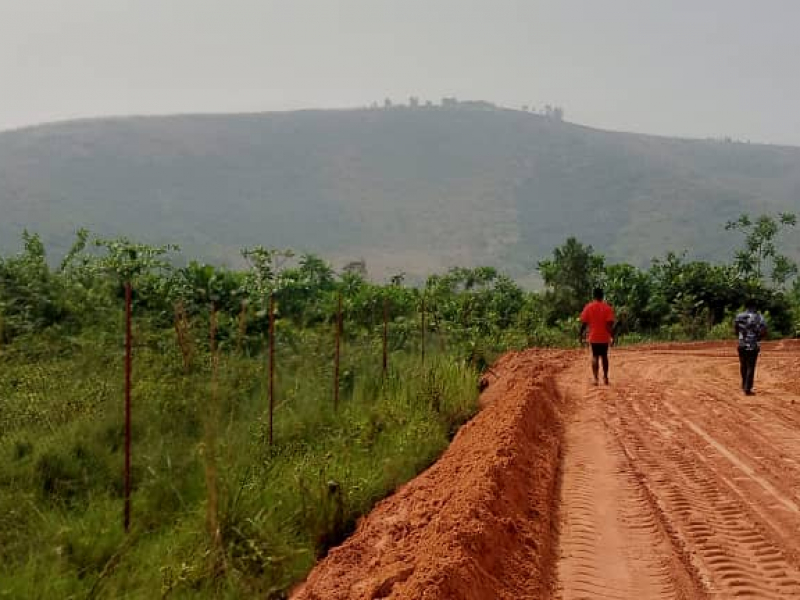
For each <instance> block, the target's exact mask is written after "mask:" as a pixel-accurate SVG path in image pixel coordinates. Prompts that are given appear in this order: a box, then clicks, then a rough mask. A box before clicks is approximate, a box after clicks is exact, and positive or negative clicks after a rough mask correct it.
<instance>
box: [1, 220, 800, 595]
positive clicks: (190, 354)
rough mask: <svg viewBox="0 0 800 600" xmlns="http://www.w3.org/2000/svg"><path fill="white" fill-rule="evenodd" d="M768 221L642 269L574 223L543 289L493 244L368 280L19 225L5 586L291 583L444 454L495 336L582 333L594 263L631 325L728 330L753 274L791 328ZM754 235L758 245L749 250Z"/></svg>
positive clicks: (289, 257)
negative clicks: (55, 238) (722, 246)
mask: <svg viewBox="0 0 800 600" xmlns="http://www.w3.org/2000/svg"><path fill="white" fill-rule="evenodd" d="M769 222H772V223H778V222H780V223H781V224H782V226H783V227H784V228H791V227H793V225H794V221H793V216H791V215H783V216H781V217H779V220H775V219H773V218H772V217H769V216H763V217H760V218H759V219H757V220H756V221H755V223H757V224H759V225H757V227H756V229H755V231H750V230H747V236H748V237H747V239H746V240H745V247H744V249H743V250H742V251H741V252H740V253H739V254H738V255H736V257H735V259H734V260H733V262H732V264H730V265H726V264H710V263H706V262H699V261H693V260H688V259H686V258H684V257H682V256H679V255H675V254H671V253H670V254H667V255H666V256H664V257H663V258H661V259H658V260H656V261H654V262H653V264H652V265H651V266H650V267H649V268H648V269H646V270H642V269H639V268H637V267H635V266H632V265H629V264H607V262H606V259H605V258H604V257H603V256H601V255H599V254H597V253H595V252H594V250H593V248H592V247H591V246H588V245H585V244H583V243H581V242H579V241H578V240H576V239H574V238H573V239H569V240H567V241H566V243H565V244H564V245H563V246H560V247H558V248H556V250H555V251H554V252H553V256H552V259H550V260H546V261H542V262H541V264H540V273H541V276H542V278H543V280H544V281H545V284H546V286H547V289H546V291H544V292H543V293H541V294H539V293H532V292H527V291H525V290H523V289H522V288H521V287H520V286H519V285H518V284H517V283H515V281H514V280H512V279H511V278H509V277H508V276H506V275H503V274H501V273H499V272H498V271H497V270H496V269H494V268H491V267H478V268H472V269H468V268H454V269H451V270H449V271H447V272H445V273H442V274H438V275H432V276H430V277H429V278H428V279H427V281H426V283H425V284H424V285H423V286H418V287H413V286H407V285H405V284H404V276H403V275H396V276H394V277H393V278H392V279H391V282H390V283H388V284H386V285H379V284H376V283H372V282H370V281H369V280H367V279H366V278H365V276H364V268H363V264H360V263H358V262H355V263H352V264H351V265H349V266H348V268H346V269H345V270H343V271H342V272H340V273H335V272H334V271H333V270H332V269H331V267H330V266H329V265H328V264H327V263H326V262H325V261H324V260H322V259H320V258H319V257H317V256H315V255H311V254H304V255H301V256H299V257H298V256H295V255H294V253H293V252H291V251H288V250H275V249H266V248H263V247H254V248H249V249H247V250H245V251H244V252H243V253H242V254H243V258H244V263H245V264H246V265H247V268H246V269H243V270H240V271H237V270H229V269H225V268H219V267H213V266H210V265H206V264H201V263H197V262H188V263H185V262H181V261H180V260H177V259H176V256H175V254H176V249H175V248H174V247H171V246H163V247H152V246H149V245H145V244H139V243H134V242H132V241H130V240H127V239H122V238H121V239H113V240H103V239H100V240H92V239H91V236H90V235H89V233H88V232H87V231H85V230H81V231H79V233H78V236H77V239H76V240H75V242H74V244H73V245H72V246H71V249H70V250H69V251H68V252H67V253H66V254H65V257H64V259H63V260H62V261H61V262H60V263H59V266H58V267H51V266H50V263H49V262H48V260H47V257H46V254H45V247H44V244H43V243H42V241H41V239H40V238H39V237H38V236H37V235H33V234H28V233H25V234H24V236H23V248H22V250H21V251H20V252H19V253H17V254H14V255H9V256H6V257H0V598H2V597H9V598H28V597H47V598H51V597H52V598H86V597H89V598H95V597H96V598H158V597H172V598H183V597H193V596H200V597H220V598H225V597H230V598H237V597H242V596H256V595H258V596H263V597H272V598H280V597H285V594H286V593H287V590H288V589H290V587H291V585H293V584H294V583H296V582H297V581H299V580H300V579H302V577H303V576H304V575H305V573H306V572H307V571H308V569H309V568H310V567H311V566H312V565H313V563H314V561H315V560H317V559H318V558H319V557H320V556H323V555H324V554H325V553H326V551H327V550H328V549H329V548H330V547H331V546H332V545H334V544H337V543H339V542H340V541H342V540H343V539H344V538H345V537H346V536H347V535H348V534H349V533H350V532H351V531H352V530H353V528H354V526H355V523H356V519H357V518H358V517H359V516H361V515H363V514H365V513H366V512H367V511H368V510H369V509H370V508H371V507H372V506H373V505H374V503H375V502H376V501H378V500H380V499H381V498H383V497H385V496H386V495H387V494H389V493H391V492H392V490H394V489H395V488H396V487H397V486H398V485H399V484H401V483H402V482H404V481H407V480H408V479H409V478H411V477H413V476H414V475H415V474H417V473H418V472H420V471H421V470H422V469H424V468H425V467H426V466H428V465H429V464H431V462H432V461H434V460H435V459H436V458H437V457H438V456H439V455H440V453H441V452H442V451H443V449H444V448H445V447H446V446H447V444H448V442H449V440H450V439H451V438H452V436H453V435H454V434H455V432H456V431H457V430H458V428H459V427H460V426H461V425H462V424H463V423H464V422H465V421H466V420H468V419H469V418H470V417H471V415H472V414H474V412H475V410H476V400H477V380H478V374H479V372H480V371H481V370H482V369H484V368H486V366H487V365H488V364H489V363H490V362H491V361H492V360H493V359H494V357H495V356H497V354H498V353H500V352H502V351H504V350H506V349H509V348H524V347H527V346H532V345H539V346H542V345H549V346H556V345H562V346H563V345H571V344H574V343H575V341H576V338H577V331H578V326H577V322H576V312H577V310H578V309H579V308H580V306H581V305H582V304H583V303H584V302H585V301H586V300H587V299H588V295H589V294H590V291H591V288H592V287H593V286H594V285H597V284H602V285H604V287H605V288H606V289H607V292H608V297H609V299H610V300H611V302H612V303H613V304H614V305H615V306H616V308H617V312H618V314H619V318H620V329H619V332H618V333H619V338H620V340H621V341H622V342H626V341H627V342H629V343H630V342H635V341H641V340H643V339H702V338H708V337H727V336H729V335H730V329H731V327H730V319H731V316H732V314H733V312H735V311H736V310H738V309H739V308H740V307H741V305H742V302H743V301H744V297H745V295H755V296H756V297H757V298H758V299H759V301H760V303H761V305H762V308H763V309H764V310H766V312H767V313H768V318H769V319H770V322H771V327H772V331H773V332H775V333H777V334H783V335H800V283H798V280H797V279H796V278H795V279H794V280H792V274H793V273H795V272H796V271H795V267H794V264H793V263H792V260H791V259H790V258H788V257H785V256H783V255H782V254H781V253H780V252H779V250H778V247H779V241H780V240H779V239H778V237H779V234H780V233H781V228H780V227H777V228H774V227H772V226H769ZM737 223H738V224H739V226H738V227H737V229H747V228H748V227H749V226H750V225H748V224H749V223H752V221H751V220H750V219H749V218H748V217H742V218H740V220H739V221H738V222H737ZM753 236H755V237H753ZM759 236H760V237H759ZM747 252H751V253H755V256H756V257H757V258H758V257H760V258H759V259H758V260H757V261H749V260H748V261H745V260H743V256H744V255H745V253H747ZM765 258H766V259H767V260H768V261H771V264H772V265H774V268H773V271H772V277H771V278H769V280H767V277H765V273H767V271H766V262H765V260H764V259H765ZM753 264H758V265H760V266H759V267H758V268H757V269H755V268H751V267H750V265H753ZM180 265H185V266H180ZM776 268H777V269H778V274H779V276H778V277H776V276H775V269H776ZM781 274H785V275H786V277H783V275H781ZM128 282H131V283H132V286H133V334H134V335H133V340H134V370H133V390H132V396H133V428H132V436H133V463H132V464H133V470H132V482H133V513H132V529H131V531H130V533H128V534H126V533H125V532H124V530H123V526H122V497H123V493H124V488H123V478H122V470H123V449H124V420H123V402H122V399H123V381H124V377H123V360H122V357H123V332H124V326H123V316H124V298H125V293H124V288H125V284H126V283H128ZM270 295H272V297H273V298H274V301H275V306H276V324H275V346H276V352H277V356H276V362H277V379H276V406H275V422H274V444H273V445H270V444H269V441H268V440H269V437H268V422H269V419H268V412H267V406H268V401H267V385H266V371H267V369H266V365H267V358H266V354H265V347H266V344H267V331H268V321H269V313H268V306H269V302H268V298H269V297H270ZM340 297H341V299H342V306H343V309H342V310H343V335H342V344H343V349H342V363H341V368H340V373H341V377H340V381H339V393H340V404H339V406H338V407H336V408H335V407H334V405H333V385H334V383H333V382H334V375H333V373H334V366H333V355H334V326H335V323H336V319H337V305H338V301H339V298H340ZM384 314H385V315H386V317H387V322H388V331H387V346H388V353H389V354H388V362H389V368H388V372H387V373H386V375H385V376H384V374H383V369H382V340H383V331H384V329H383V322H384ZM423 332H424V339H425V358H424V362H423V357H422V356H421V347H422V339H423V337H422V336H423Z"/></svg>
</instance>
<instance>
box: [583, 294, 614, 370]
mask: <svg viewBox="0 0 800 600" xmlns="http://www.w3.org/2000/svg"><path fill="white" fill-rule="evenodd" d="M587 327H588V328H589V343H590V344H591V345H592V374H593V375H594V384H595V385H597V383H598V381H597V372H598V364H597V363H598V359H601V358H602V359H603V381H604V382H605V384H606V385H608V347H609V345H613V343H614V309H613V308H611V306H609V305H608V304H607V303H606V302H604V301H603V290H602V289H600V288H596V289H595V290H594V300H593V301H592V302H590V303H589V304H587V305H586V306H585V307H584V309H583V312H582V313H581V333H580V341H581V344H585V343H586V328H587Z"/></svg>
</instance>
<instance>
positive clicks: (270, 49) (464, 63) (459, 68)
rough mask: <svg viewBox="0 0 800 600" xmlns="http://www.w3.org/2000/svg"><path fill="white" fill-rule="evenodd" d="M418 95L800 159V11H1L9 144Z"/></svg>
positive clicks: (731, 3) (738, 7) (683, 3)
mask: <svg viewBox="0 0 800 600" xmlns="http://www.w3.org/2000/svg"><path fill="white" fill-rule="evenodd" d="M410 95H415V96H419V97H420V98H422V99H433V100H437V101H438V100H439V99H440V98H441V97H442V96H445V95H454V96H457V97H458V98H460V99H485V100H491V101H495V102H497V103H500V104H504V105H507V106H512V107H519V106H521V105H523V104H532V105H534V106H542V105H544V104H545V103H551V104H558V105H561V106H563V107H564V109H565V111H566V119H567V120H569V121H574V122H578V123H583V124H587V125H592V126H595V127H601V128H608V129H618V130H629V131H641V132H649V133H658V134H666V135H681V136H692V137H708V136H714V137H719V136H731V137H734V138H740V139H750V140H752V141H760V142H769V143H788V144H794V145H800V1H798V0H549V1H545V0H480V1H478V0H402V1H400V0H397V1H394V0H313V1H312V0H281V1H278V0H213V1H212V0H0V129H7V128H13V127H19V126H23V125H28V124H33V123H38V122H42V121H52V120H60V119H66V118H73V117H88V116H99V115H119V114H132V113H135V114H143V113H146V114H150V113H177V112H236V111H260V110H285V109H293V108H304V107H350V106H365V105H368V104H370V103H371V102H373V101H376V100H379V101H380V100H382V99H383V98H384V97H387V96H388V97H391V98H392V99H394V100H395V101H403V102H406V101H407V98H408V97H409V96H410Z"/></svg>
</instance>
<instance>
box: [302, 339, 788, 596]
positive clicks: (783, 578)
mask: <svg viewBox="0 0 800 600" xmlns="http://www.w3.org/2000/svg"><path fill="white" fill-rule="evenodd" d="M494 371H495V373H496V375H493V376H491V377H490V385H489V387H488V389H487V391H486V392H485V393H484V396H483V401H484V403H485V405H486V408H485V409H484V410H483V411H482V412H481V413H480V414H479V415H478V416H477V417H476V418H475V419H474V420H473V421H472V422H471V423H470V424H469V425H467V426H466V427H464V428H463V429H462V431H461V432H460V433H459V435H458V436H457V437H456V439H455V440H454V442H453V444H452V445H451V447H450V449H449V450H448V451H447V452H446V453H445V455H444V456H443V457H442V459H441V460H440V461H439V462H438V463H437V464H436V465H434V466H433V467H431V468H430V469H429V470H428V471H427V472H426V473H424V474H423V475H421V476H420V477H418V478H417V479H415V480H414V481H412V482H410V483H409V484H407V485H406V486H404V487H403V488H401V489H400V490H399V491H398V492H397V493H396V494H395V495H394V496H392V497H391V498H388V499H387V500H386V501H384V502H382V503H381V504H380V505H379V506H378V507H377V508H376V510H375V511H374V512H373V513H372V514H371V515H370V516H369V517H367V518H366V519H364V520H363V521H362V523H361V524H360V526H359V528H358V531H357V532H356V534H355V535H354V536H353V537H352V538H351V539H350V540H348V541H347V542H346V543H345V544H344V545H343V546H341V547H340V548H338V549H336V550H334V551H332V552H331V554H330V555H329V556H328V557H327V558H326V559H325V560H324V561H322V562H321V563H320V564H319V565H318V566H317V568H316V569H315V570H314V571H313V572H312V574H311V576H310V577H309V579H308V581H307V582H306V584H304V586H303V587H302V588H301V589H299V590H297V591H296V593H295V594H294V596H293V597H294V598H298V599H303V600H312V599H326V600H327V599H345V598H352V599H359V600H362V599H363V600H367V599H369V600H373V599H378V598H392V599H401V598H402V599H408V600H412V599H413V600H417V599H451V598H452V599H465V600H479V599H486V600H494V599H506V598H508V599H511V598H514V599H540V598H541V599H560V600H577V599H594V598H597V599H620V600H624V599H631V600H634V599H637V600H645V599H649V598H653V599H661V598H664V599H673V598H675V599H699V598H725V599H727V598H738V597H750V598H765V599H769V598H800V344H798V343H793V342H781V343H776V344H766V345H765V348H764V351H763V352H762V356H761V358H760V360H759V365H758V371H757V373H756V392H757V394H756V395H755V396H752V397H746V396H744V395H743V394H742V393H741V392H740V391H739V389H738V363H737V360H736V355H735V348H732V347H731V345H730V344H691V345H681V346H678V345H673V346H660V347H659V346H653V347H648V348H643V347H642V348H635V349H626V350H619V351H616V352H613V354H612V373H611V380H612V385H611V386H609V387H605V386H601V387H595V386H593V385H591V384H590V375H589V369H588V355H587V354H586V353H577V352H543V351H536V350H532V351H529V352H525V353H521V354H511V355H508V356H506V357H504V358H503V359H502V360H501V361H500V362H499V363H498V365H496V367H495V369H494Z"/></svg>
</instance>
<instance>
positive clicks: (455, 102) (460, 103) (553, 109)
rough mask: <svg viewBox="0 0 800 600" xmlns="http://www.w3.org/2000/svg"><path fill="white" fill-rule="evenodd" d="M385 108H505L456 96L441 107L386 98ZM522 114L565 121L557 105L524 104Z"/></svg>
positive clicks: (374, 105) (414, 98)
mask: <svg viewBox="0 0 800 600" xmlns="http://www.w3.org/2000/svg"><path fill="white" fill-rule="evenodd" d="M370 106H371V107H372V108H374V109H376V108H379V104H378V103H377V102H373V103H372V104H370ZM383 108H412V109H417V108H450V109H465V110H503V109H504V107H502V106H498V105H497V104H495V103H494V102H488V101H487V100H459V99H458V98H456V97H455V96H445V97H443V98H442V99H441V102H440V103H439V105H436V104H434V102H433V101H431V100H425V101H424V102H423V101H421V100H420V99H419V97H418V96H410V97H409V98H408V104H407V105H404V104H402V103H395V102H393V101H392V99H391V98H388V97H387V98H385V99H384V100H383ZM521 110H522V112H531V113H533V114H538V115H541V116H543V117H547V118H548V119H553V120H554V121H563V120H564V108H563V107H561V106H557V105H551V104H545V105H544V107H543V108H542V109H541V110H536V107H534V106H529V105H528V104H524V105H523V106H522V109H521Z"/></svg>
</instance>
